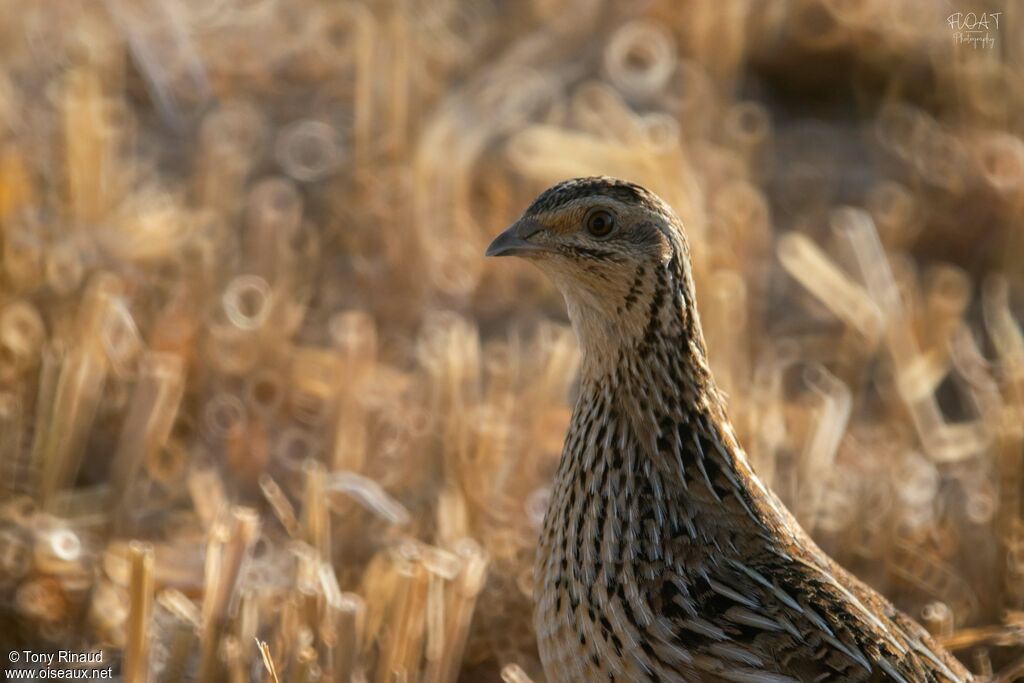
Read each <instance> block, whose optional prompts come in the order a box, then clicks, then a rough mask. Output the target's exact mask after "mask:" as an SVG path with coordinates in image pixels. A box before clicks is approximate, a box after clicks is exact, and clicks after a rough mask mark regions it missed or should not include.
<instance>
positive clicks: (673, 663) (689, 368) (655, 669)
mask: <svg viewBox="0 0 1024 683" xmlns="http://www.w3.org/2000/svg"><path fill="white" fill-rule="evenodd" d="M487 255H488V256H520V257H523V258H526V259H527V260H529V261H531V262H532V263H534V264H536V265H537V266H538V267H539V268H540V269H541V270H542V271H543V272H544V273H545V274H546V275H547V276H548V277H549V278H550V279H551V280H553V282H554V284H555V285H556V286H557V287H558V289H559V290H561V293H562V295H563V297H564V298H565V302H566V306H567V309H568V313H569V318H570V320H571V322H572V325H573V328H574V330H575V332H576V336H577V337H578V341H579V344H580V347H581V363H580V368H581V369H580V391H579V395H578V398H577V402H576V405H575V408H574V410H573V414H572V419H571V422H570V426H569V431H568V434H567V436H566V439H565V445H564V449H563V452H562V457H561V461H560V464H559V466H558V470H557V475H556V478H555V482H554V484H553V488H552V493H551V499H550V502H549V507H548V509H547V513H546V515H545V518H544V523H543V527H542V532H541V538H540V543H539V546H538V552H537V559H536V564H535V566H534V585H535V593H534V599H535V613H534V626H535V629H536V634H537V639H538V647H539V651H540V657H541V661H542V663H543V666H544V670H545V673H546V675H547V679H548V681H549V682H550V683H591V682H597V681H614V682H625V681H633V682H654V681H660V682H668V681H738V682H740V683H754V682H765V683H796V682H798V681H800V682H808V683H809V682H812V681H898V682H900V683H916V682H918V681H970V680H972V678H971V675H970V674H969V673H968V672H967V670H966V669H965V668H964V667H963V666H962V665H961V664H960V663H959V662H958V661H957V660H956V659H954V658H953V657H952V656H951V655H950V654H948V653H947V652H946V651H944V650H943V649H942V648H941V647H940V646H939V645H938V644H937V643H935V642H934V641H933V640H932V639H931V638H930V637H929V634H928V633H927V632H926V631H925V630H924V629H923V628H922V627H921V626H920V625H919V624H917V623H915V622H914V621H913V620H912V619H910V618H909V617H907V616H906V615H904V614H903V613H901V612H899V611H898V610H896V609H895V608H894V607H893V605H892V604H891V603H889V602H888V601H887V600H886V599H885V598H883V597H882V596H881V595H879V594H878V593H877V592H875V591H874V590H872V589H871V588H869V587H868V586H866V585H865V584H864V583H862V582H861V581H859V580H858V579H857V578H856V577H854V576H852V575H851V574H849V573H848V572H846V571H845V570H844V569H843V568H842V567H840V566H839V565H838V564H837V563H836V562H835V561H834V560H832V559H831V558H830V557H829V556H828V555H826V554H825V553H824V552H823V551H822V550H821V549H820V548H819V547H818V546H817V545H816V544H815V543H814V541H813V540H812V539H811V538H810V536H809V535H808V534H807V533H806V532H805V531H804V530H803V529H801V527H800V526H799V524H798V523H797V522H796V520H795V519H794V518H793V516H792V515H791V514H790V513H789V511H788V510H786V508H785V507H784V506H783V505H782V503H781V502H780V501H779V499H778V498H777V497H776V496H775V495H774V494H773V493H772V492H771V491H769V490H768V489H767V488H766V487H765V486H764V484H763V483H762V482H761V480H760V479H758V477H757V475H756V474H755V473H754V472H753V470H752V469H751V467H750V465H749V464H748V461H747V458H746V456H745V454H744V452H743V450H742V448H741V447H740V445H739V444H738V443H737V440H736V436H735V434H734V432H733V429H732V427H731V425H730V423H729V419H728V417H727V415H726V411H725V404H724V401H723V398H722V395H721V394H720V393H719V391H718V390H717V388H716V386H715V383H714V378H713V377H712V376H711V372H710V369H709V366H708V361H707V353H706V349H705V344H704V338H703V333H702V331H701V325H700V319H699V317H698V314H697V306H696V301H695V298H694V286H693V279H692V275H691V266H690V260H689V251H688V246H687V241H686V236H685V234H684V231H683V227H682V225H681V222H680V220H679V218H678V217H677V216H676V215H675V213H674V212H673V211H672V209H671V208H670V207H669V206H668V205H667V204H666V203H665V202H664V201H662V200H661V199H660V198H659V197H657V196H656V195H655V194H653V193H652V192H650V191H648V190H646V189H645V188H643V187H641V186H639V185H636V184H633V183H629V182H626V181H622V180H617V179H613V178H607V177H593V178H577V179H573V180H567V181H564V182H562V183H559V184H557V185H555V186H553V187H551V188H549V189H548V190H546V191H544V192H543V193H542V194H541V195H540V196H539V197H538V198H537V199H536V200H535V201H534V202H533V203H532V204H531V205H530V206H529V208H527V209H526V211H525V213H524V214H523V215H522V217H520V218H519V220H517V221H516V222H515V223H514V224H513V225H512V226H511V227H509V228H508V229H507V230H505V231H504V232H503V233H501V234H500V235H499V236H498V237H497V238H496V239H495V240H494V242H493V243H492V244H491V245H490V247H488V249H487Z"/></svg>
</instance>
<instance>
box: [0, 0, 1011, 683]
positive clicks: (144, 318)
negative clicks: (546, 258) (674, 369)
mask: <svg viewBox="0 0 1024 683" xmlns="http://www.w3.org/2000/svg"><path fill="white" fill-rule="evenodd" d="M1022 136H1024V4H1021V3H1019V2H998V1H995V0H993V1H991V2H982V1H969V0H962V1H961V0H951V1H950V2H945V1H943V2H939V1H931V0H776V1H773V2H757V1H755V0H714V1H711V0H685V1H684V0H565V1H563V2H559V1H557V0H365V1H357V0H102V1H99V0H88V1H87V0H35V1H33V0H0V649H2V650H3V652H2V653H0V658H2V659H3V661H4V664H3V666H6V667H8V670H9V671H11V670H13V669H14V668H17V667H20V668H21V669H23V670H24V669H33V668H40V667H43V664H39V663H33V662H31V661H27V659H28V655H27V653H59V652H65V653H66V652H71V653H82V654H84V653H98V656H97V657H95V658H92V659H93V661H82V662H75V663H73V664H67V665H65V666H66V667H67V668H93V669H95V670H97V671H104V670H106V671H107V673H108V674H109V675H112V676H113V677H114V678H117V677H118V676H123V677H124V678H123V679H124V680H125V681H130V682H136V681H152V682H157V681H160V682H164V681H166V682H168V683H174V682H177V681H193V680H194V681H201V682H204V683H206V682H212V681H230V682H231V683H240V682H242V681H250V680H251V681H272V680H280V681H282V682H303V683H305V682H314V681H317V680H325V681H326V680H330V681H335V682H337V683H341V682H345V683H349V682H350V681H351V682H355V681H367V682H369V683H420V682H422V683H454V682H455V681H463V682H469V683H473V682H477V681H479V682H481V683H490V682H496V681H501V680H504V681H506V682H507V683H528V682H529V681H534V682H536V683H542V682H543V681H544V675H543V672H542V670H541V667H540V663H539V660H538V655H537V652H536V644H535V639H534V633H533V627H532V625H531V612H532V598H531V595H532V563H533V556H534V550H535V545H536V538H537V535H538V529H539V526H540V523H541V520H542V517H543V514H544V510H545V506H546V501H547V497H548V495H549V492H550V489H549V486H550V482H551V478H552V476H553V474H554V471H555V467H556V465H557V463H558V458H559V454H560V451H561V447H562V439H563V437H564V435H565V431H566V428H567V424H568V419H569V415H570V411H571V408H572V399H573V394H574V390H575V386H574V384H575V379H576V372H577V361H578V351H577V346H576V340H575V338H574V335H573V332H572V330H571V328H570V327H569V325H568V319H567V317H566V315H565V311H564V307H563V302H562V299H561V297H560V296H559V295H558V294H557V292H556V290H555V289H554V288H553V287H552V286H551V285H550V284H549V283H548V281H547V280H546V279H545V278H544V277H543V276H542V275H541V274H540V272H539V271H537V270H536V269H533V268H531V267H530V266H529V265H527V264H523V263H520V262H514V260H512V259H502V260H491V259H485V258H484V256H483V252H484V249H485V248H486V246H487V244H488V242H489V241H490V239H491V238H492V237H493V236H494V235H496V234H497V233H498V232H499V231H500V230H502V229H503V228H504V227H505V226H506V225H508V224H509V223H510V222H511V221H513V220H514V219H515V218H516V217H517V216H518V215H519V213H520V212H521V211H522V210H523V209H524V208H525V207H526V206H527V205H528V204H529V202H530V201H531V199H532V198H533V197H534V196H535V195H536V194H537V193H538V192H539V191H541V190H543V189H544V188H546V187H547V186H549V185H551V184H552V183H554V182H557V181H560V180H563V179H566V178H570V177H574V176H585V175H612V176H617V177H622V178H627V179H630V180H633V181H636V182H638V183H641V184H643V185H645V186H647V187H649V188H650V189H652V190H654V191H655V192H657V193H658V194H659V195H660V196H662V197H663V198H664V199H665V200H666V201H668V202H669V203H670V204H671V205H672V206H673V208H674V209H675V210H676V211H677V213H678V214H679V215H680V216H681V218H682V219H683V222H684V224H685V226H686V229H687V234H688V238H689V241H690V246H691V250H692V256H693V260H694V275H695V280H696V286H697V297H698V306H699V308H700V313H701V317H702V321H703V324H704V330H705V333H706V335H707V342H708V349H709V352H710V356H711V364H712V368H713V370H714V373H715V376H716V378H717V380H718V383H719V386H720V387H721V389H722V390H723V392H725V394H727V396H728V404H729V411H730V414H731V416H732V419H733V422H734V424H735V427H736V431H737V435H738V438H739V440H740V442H741V443H742V444H744V446H745V449H746V451H747V453H748V455H749V457H750V460H751V461H752V463H753V465H754V467H755V469H756V471H757V472H758V474H759V475H760V476H761V478H762V479H763V480H764V481H765V482H766V483H768V484H769V485H770V486H771V487H772V488H773V489H774V490H775V491H776V492H777V493H778V494H779V496H780V497H781V498H782V499H783V500H784V502H785V503H786V504H787V505H788V506H789V508H790V509H791V510H792V511H793V513H794V514H795V515H796V517H797V518H798V519H799V520H800V522H801V523H802V524H803V525H804V526H805V528H806V529H807V530H808V531H809V532H810V533H811V534H812V535H813V536H814V538H815V539H816V540H817V541H818V542H819V543H820V544H821V546H822V548H824V549H825V550H826V551H827V552H829V553H830V554H831V555H832V556H833V557H835V558H836V560H838V561H839V562H840V563H842V564H843V565H844V566H846V567H847V568H849V569H850V570H851V571H853V572H855V573H856V574H857V575H858V576H860V577H861V578H863V579H864V580H865V581H866V582H868V583H869V584H871V585H872V586H873V587H875V588H876V589H878V590H879V591H881V592H882V593H883V594H885V595H886V596H887V597H889V598H890V599H892V600H893V602H894V603H896V604H897V605H898V606H899V607H900V608H902V609H903V610H905V611H906V612H907V613H908V614H910V615H912V616H913V617H915V618H916V619H918V620H919V621H920V622H921V623H922V624H924V625H925V626H926V627H927V628H928V629H929V630H930V631H931V632H932V633H934V634H936V635H938V636H939V638H940V639H941V641H942V642H944V643H945V644H946V645H947V647H949V648H950V649H951V650H953V651H954V653H955V654H956V655H958V656H959V657H960V658H961V659H962V660H963V661H964V663H965V664H966V665H967V666H968V667H969V668H970V669H971V670H972V671H973V672H975V673H976V674H980V675H982V676H983V677H987V676H991V677H992V678H991V680H993V681H1000V682H1009V681H1012V680H1024V501H1022V496H1024V332H1022V321H1024V139H1022ZM8 653H10V655H9V656H8ZM17 653H20V654H18V655H17V656H18V657H20V658H21V661H20V662H19V661H18V659H17V658H15V655H16V654H17Z"/></svg>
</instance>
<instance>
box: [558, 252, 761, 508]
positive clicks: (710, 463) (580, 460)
mask: <svg viewBox="0 0 1024 683" xmlns="http://www.w3.org/2000/svg"><path fill="white" fill-rule="evenodd" d="M691 292H693V288H692V284H691V283H689V282H687V281H686V280H684V279H683V277H682V276H681V275H679V274H677V273H673V272H672V270H671V269H668V268H666V269H665V272H664V273H659V274H658V277H657V279H656V280H655V281H654V282H653V283H651V286H650V287H649V288H648V292H647V293H646V294H647V296H644V297H642V298H640V299H639V300H638V302H637V303H636V305H635V306H631V307H629V309H628V310H626V311H625V314H626V315H625V316H624V317H623V318H622V322H621V324H619V325H617V326H616V327H615V329H614V330H613V331H611V332H609V331H607V330H599V329H594V327H595V326H596V325H597V324H596V323H590V326H589V327H588V325H587V324H586V323H587V322H588V320H587V319H586V318H584V319H583V320H580V321H579V322H577V319H576V318H574V321H573V322H574V324H575V325H576V328H577V334H578V335H579V336H580V342H581V347H582V353H583V356H582V365H581V372H582V376H581V380H582V381H581V393H580V397H579V402H578V404H577V408H576V414H575V415H574V422H573V426H572V428H571V433H570V440H569V442H567V448H566V458H567V460H569V461H570V462H564V463H563V466H564V467H566V468H567V470H566V472H565V474H566V475H568V476H578V475H579V473H580V471H581V470H582V471H584V472H585V471H588V470H591V471H597V470H603V469H616V468H618V469H620V470H626V471H628V477H629V478H630V479H632V480H644V481H645V482H647V483H649V484H653V485H652V486H651V487H650V490H652V491H661V492H662V493H663V495H664V496H665V497H668V498H680V499H686V501H689V502H694V501H696V503H697V504H698V507H700V508H702V509H704V510H705V511H708V512H712V513H713V512H714V511H715V510H717V509H718V508H719V506H725V507H727V508H729V510H733V511H738V512H740V513H741V514H743V515H744V516H748V515H749V517H750V518H751V519H753V521H754V522H756V523H757V525H758V526H763V525H765V524H771V525H772V526H774V525H775V524H773V522H772V520H773V518H777V517H778V515H777V514H776V513H775V507H776V506H775V503H774V499H773V498H772V497H771V496H770V494H769V493H768V492H767V490H766V489H765V487H764V485H763V484H762V483H761V482H760V480H758V479H757V477H756V476H755V475H754V473H753V471H752V470H751V468H750V466H749V464H748V463H747V461H746V457H745V455H744V453H743V451H742V449H741V448H740V446H739V444H738V443H737V441H736V438H735V435H734V433H733V430H732V427H731V425H730V423H729V420H728V417H727V415H726V411H725V406H724V401H723V399H722V397H721V395H720V393H719V391H718V389H717V388H716V387H715V383H714V380H713V378H712V376H711V371H710V369H709V366H708V363H707V359H706V353H705V346H704V338H703V333H702V331H701V326H700V320H699V317H698V314H697V310H696V307H695V305H694V304H693V301H692V296H691V295H690V293H691ZM637 312H639V314H640V315H639V317H638V316H637ZM578 313H579V312H577V314H578ZM580 322H582V323H584V324H582V325H581V324H579V323H580ZM599 332H600V333H602V336H601V337H600V338H595V337H593V336H591V335H594V334H595V333H599ZM602 424H603V425H608V426H607V427H604V428H595V426H594V425H602ZM572 460H576V461H577V462H571V461H572ZM571 471H572V472H574V473H573V474H570V472H571ZM775 521H776V522H777V521H778V520H777V519H775Z"/></svg>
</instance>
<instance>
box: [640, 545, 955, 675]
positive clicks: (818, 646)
mask: <svg viewBox="0 0 1024 683" xmlns="http://www.w3.org/2000/svg"><path fill="white" fill-rule="evenodd" d="M837 569H838V568H837ZM832 571H833V570H832V569H831V568H827V569H826V568H823V567H820V566H818V565H817V563H815V562H813V561H812V560H803V559H794V558H792V557H776V558H773V559H772V560H771V561H770V564H769V563H764V562H761V563H744V564H741V563H739V562H736V561H725V562H722V563H719V564H714V565H705V566H704V567H702V568H701V569H700V570H699V572H698V577H697V580H696V581H692V580H691V581H688V582H686V583H685V584H683V583H681V582H679V581H674V580H672V579H671V578H668V579H666V580H664V581H661V582H659V585H658V587H657V591H656V594H655V595H653V596H652V598H653V600H655V601H656V603H657V606H656V609H660V610H662V612H661V613H662V614H664V615H665V616H666V617H667V618H668V619H669V621H670V624H671V626H670V628H671V633H672V634H673V635H672V640H673V642H671V643H670V646H671V647H672V648H675V649H679V650H685V651H688V652H691V653H695V655H694V656H693V657H692V658H691V661H688V662H686V666H687V667H688V668H694V669H696V670H698V671H699V672H700V673H701V674H702V678H711V677H713V678H715V679H720V680H726V681H741V682H746V681H750V682H753V681H772V682H775V683H783V682H794V683H796V682H804V681H810V682H816V681H850V682H861V681H863V682H873V681H895V682H897V683H924V682H929V683H930V682H935V683H940V682H944V681H949V682H952V683H961V682H967V681H970V680H971V677H970V674H969V673H967V671H966V670H964V669H963V667H962V666H960V665H959V664H958V663H956V662H955V661H950V660H951V659H952V658H951V657H949V658H947V657H942V656H938V655H936V654H935V653H934V652H933V648H932V646H931V642H930V640H929V639H928V638H927V635H926V634H925V633H924V632H923V629H921V628H920V627H919V626H917V625H916V624H914V623H913V621H912V620H910V619H908V618H906V617H905V616H903V615H900V614H899V613H898V612H897V611H896V610H895V609H894V608H893V607H892V606H891V605H890V604H889V603H887V602H885V601H884V599H882V598H881V597H880V596H878V595H877V593H874V592H873V591H871V590H870V589H868V588H866V587H864V586H862V585H859V586H856V587H855V589H854V590H851V589H849V588H847V587H846V586H844V585H843V584H841V583H840V582H839V580H837V579H836V578H835V576H834V575H833V573H832ZM839 571H840V572H841V571H842V570H841V569H840V570H839ZM839 576H841V578H845V573H843V574H841V575H839ZM862 592H863V594H864V595H866V596H869V597H868V599H867V600H865V599H862V598H861V597H858V595H857V593H862ZM880 607H881V611H879V610H880ZM708 615H718V618H714V619H712V618H710V617H708Z"/></svg>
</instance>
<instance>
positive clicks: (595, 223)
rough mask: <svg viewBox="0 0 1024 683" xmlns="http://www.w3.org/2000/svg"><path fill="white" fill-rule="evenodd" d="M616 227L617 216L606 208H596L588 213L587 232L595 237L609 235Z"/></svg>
mask: <svg viewBox="0 0 1024 683" xmlns="http://www.w3.org/2000/svg"><path fill="white" fill-rule="evenodd" d="M614 228H615V216H613V215H612V214H611V212H609V211H605V210H604V209H596V210H594V211H591V212H590V213H589V214H588V215H587V232H589V233H590V234H591V235H593V236H594V237H607V236H608V235H610V234H611V232H612V229H614Z"/></svg>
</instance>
